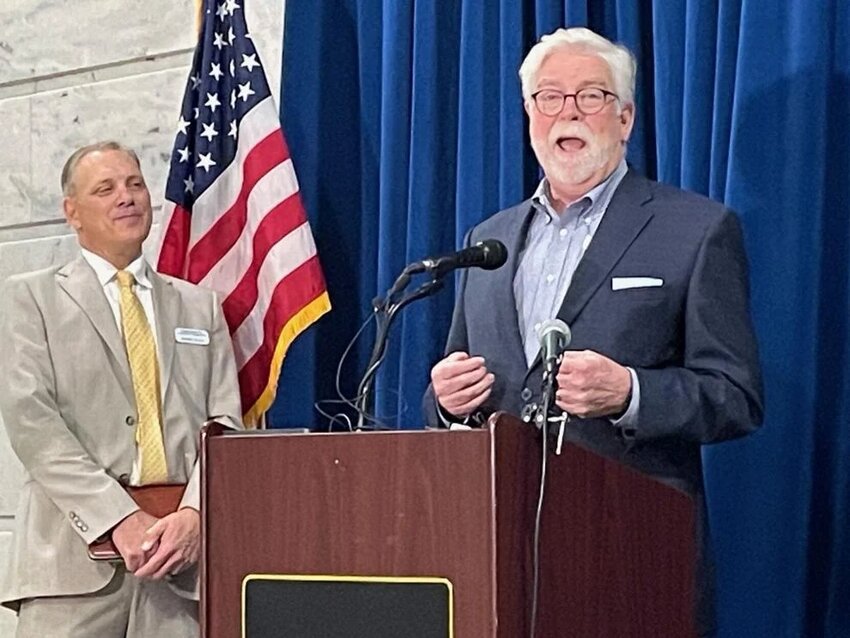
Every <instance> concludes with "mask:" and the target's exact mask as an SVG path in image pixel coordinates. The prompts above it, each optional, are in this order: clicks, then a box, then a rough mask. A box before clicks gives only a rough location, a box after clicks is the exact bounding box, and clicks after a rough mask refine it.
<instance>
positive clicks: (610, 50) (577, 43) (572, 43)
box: [519, 27, 637, 104]
mask: <svg viewBox="0 0 850 638" xmlns="http://www.w3.org/2000/svg"><path fill="white" fill-rule="evenodd" d="M558 49H575V50H577V51H580V52H583V53H591V54H593V55H598V56H599V57H600V58H602V59H603V60H604V61H605V62H606V63H607V64H608V68H610V69H611V76H612V77H613V79H614V91H615V92H616V93H617V95H618V96H619V97H620V100H621V102H622V103H623V104H631V103H634V99H635V74H636V73H637V61H636V60H635V56H634V55H633V54H632V52H631V51H629V50H628V49H627V48H626V47H624V46H623V45H622V44H614V43H613V42H611V41H610V40H607V39H606V38H603V37H602V36H601V35H599V34H597V33H594V32H593V31H591V30H590V29H585V28H584V27H573V28H570V29H558V30H557V31H554V32H553V33H550V34H548V35H544V36H543V37H542V38H540V41H539V42H538V43H537V44H535V45H534V46H533V47H531V50H530V51H529V52H528V55H527V56H525V60H523V62H522V65H521V66H520V67H519V79H520V82H521V83H522V97H523V99H526V100H527V99H529V98H530V97H531V92H532V86H533V83H534V81H535V80H536V79H537V73H538V71H540V67H541V66H543V62H545V60H546V58H548V57H549V56H550V55H551V54H552V53H554V52H555V51H556V50H558Z"/></svg>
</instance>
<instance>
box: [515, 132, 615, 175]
mask: <svg viewBox="0 0 850 638" xmlns="http://www.w3.org/2000/svg"><path fill="white" fill-rule="evenodd" d="M561 136H562V133H559V134H557V135H554V134H553V135H551V136H550V139H548V140H543V141H542V143H541V141H540V140H532V141H531V147H532V148H533V149H534V154H535V155H537V161H538V162H540V166H542V167H543V172H544V173H545V174H546V176H547V177H548V178H549V180H550V181H554V182H558V183H561V184H583V183H585V182H586V181H588V180H589V179H590V178H591V177H593V175H594V173H596V172H597V171H599V170H600V169H602V168H604V167H605V165H606V164H607V163H608V162H609V161H610V160H611V157H612V156H613V155H614V153H616V152H617V148H618V146H619V145H618V144H616V143H614V144H611V145H610V146H607V147H606V146H603V145H602V144H600V142H599V139H598V138H597V137H595V136H592V135H590V134H589V132H588V131H583V132H582V134H581V135H580V137H581V139H583V140H584V141H585V147H584V148H583V149H582V150H581V151H579V152H577V153H573V154H572V155H570V156H567V157H565V156H564V155H561V154H559V153H558V152H557V151H556V150H555V148H554V147H555V146H556V144H555V141H554V140H555V139H557V138H558V137H561Z"/></svg>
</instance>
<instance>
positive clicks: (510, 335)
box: [491, 200, 533, 365]
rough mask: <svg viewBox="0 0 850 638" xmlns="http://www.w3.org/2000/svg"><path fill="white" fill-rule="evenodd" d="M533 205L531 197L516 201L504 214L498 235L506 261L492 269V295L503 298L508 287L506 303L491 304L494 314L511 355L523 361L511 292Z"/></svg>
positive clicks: (514, 301)
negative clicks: (504, 249)
mask: <svg viewBox="0 0 850 638" xmlns="http://www.w3.org/2000/svg"><path fill="white" fill-rule="evenodd" d="M532 213H533V208H532V206H531V200H527V201H525V202H523V203H522V204H520V205H518V206H517V207H516V209H515V214H509V215H506V220H507V221H506V223H505V224H504V226H503V227H502V228H501V229H499V230H498V231H497V233H498V235H499V236H498V237H496V239H499V240H501V241H502V242H503V243H504V244H505V247H506V248H507V249H508V261H507V262H506V263H505V265H504V266H502V267H501V268H499V269H498V270H495V271H493V278H492V280H491V281H492V282H493V284H492V285H493V294H492V296H491V298H492V299H503V298H504V295H505V293H504V291H507V299H508V301H507V302H506V303H498V304H494V312H495V313H496V315H497V325H500V326H503V328H504V331H505V332H504V336H505V337H506V343H505V346H506V347H507V348H508V349H509V350H510V352H511V353H512V354H511V357H512V358H516V359H517V360H518V361H521V362H522V364H523V365H525V348H524V347H523V345H522V336H521V335H520V332H519V317H518V315H517V311H516V308H517V303H516V296H515V295H514V277H515V276H516V271H517V268H518V267H519V257H520V254H521V253H522V249H523V246H524V244H525V235H526V233H527V232H528V225H529V223H531V217H532Z"/></svg>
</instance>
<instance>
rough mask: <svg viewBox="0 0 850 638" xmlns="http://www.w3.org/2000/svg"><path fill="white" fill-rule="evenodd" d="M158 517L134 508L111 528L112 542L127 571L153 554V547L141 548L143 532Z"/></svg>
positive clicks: (136, 566) (139, 564) (133, 569)
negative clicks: (133, 510)
mask: <svg viewBox="0 0 850 638" xmlns="http://www.w3.org/2000/svg"><path fill="white" fill-rule="evenodd" d="M158 520H159V519H157V518H156V517H154V516H151V515H150V514H148V513H147V512H143V511H142V510H136V511H135V512H133V513H132V514H130V515H129V516H128V517H127V518H125V519H124V520H123V521H121V522H120V523H118V525H116V526H115V528H114V529H113V530H112V542H113V543H114V544H115V549H117V550H118V553H119V554H121V558H123V559H124V565H126V566H127V571H129V572H134V571H136V570H137V569H138V568H139V567H141V566H142V565H143V564H144V563H145V561H146V560H147V559H148V557H149V556H150V555H151V554H153V550H154V549H155V548H154V547H151V548H150V549H148V550H145V549H143V548H142V543H143V542H144V541H145V532H147V531H148V529H149V528H150V527H151V526H152V525H154V524H155V523H156V522H157V521H158Z"/></svg>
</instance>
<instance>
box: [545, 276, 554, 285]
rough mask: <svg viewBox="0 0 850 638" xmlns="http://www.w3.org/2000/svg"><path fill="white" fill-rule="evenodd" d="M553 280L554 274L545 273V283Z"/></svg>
mask: <svg viewBox="0 0 850 638" xmlns="http://www.w3.org/2000/svg"><path fill="white" fill-rule="evenodd" d="M553 281H555V275H546V283H547V284H551V283H552V282H553Z"/></svg>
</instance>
